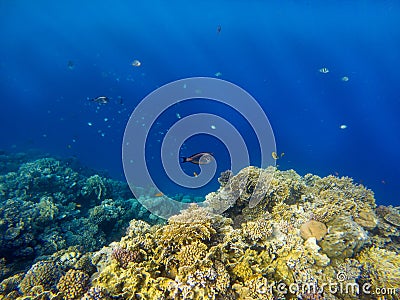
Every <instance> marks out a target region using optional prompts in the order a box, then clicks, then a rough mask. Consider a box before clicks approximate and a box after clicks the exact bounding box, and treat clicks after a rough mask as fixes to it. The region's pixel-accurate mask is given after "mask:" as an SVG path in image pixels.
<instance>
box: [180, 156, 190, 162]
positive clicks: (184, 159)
mask: <svg viewBox="0 0 400 300" xmlns="http://www.w3.org/2000/svg"><path fill="white" fill-rule="evenodd" d="M179 157H180V158H181V159H182V161H181V163H185V162H188V159H187V157H183V156H179Z"/></svg>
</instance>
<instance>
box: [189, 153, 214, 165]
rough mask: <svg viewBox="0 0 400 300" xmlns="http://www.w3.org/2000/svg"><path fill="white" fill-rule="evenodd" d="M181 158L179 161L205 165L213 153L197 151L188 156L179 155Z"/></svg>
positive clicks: (210, 159)
mask: <svg viewBox="0 0 400 300" xmlns="http://www.w3.org/2000/svg"><path fill="white" fill-rule="evenodd" d="M181 158H182V161H181V163H185V162H190V163H192V164H196V165H206V164H209V163H210V162H211V161H212V160H213V154H212V153H211V152H199V153H196V154H193V155H192V156H189V157H182V156H181Z"/></svg>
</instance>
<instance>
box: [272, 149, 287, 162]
mask: <svg viewBox="0 0 400 300" xmlns="http://www.w3.org/2000/svg"><path fill="white" fill-rule="evenodd" d="M284 155H285V152H282V153H281V155H280V156H279V155H278V154H277V153H276V152H275V151H274V152H272V153H271V156H272V158H273V159H275V160H277V159H279V157H283V156H284Z"/></svg>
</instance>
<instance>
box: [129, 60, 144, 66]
mask: <svg viewBox="0 0 400 300" xmlns="http://www.w3.org/2000/svg"><path fill="white" fill-rule="evenodd" d="M131 65H132V66H133V67H140V66H141V65H142V63H141V62H140V61H138V60H137V59H135V60H134V61H133V62H132V64H131Z"/></svg>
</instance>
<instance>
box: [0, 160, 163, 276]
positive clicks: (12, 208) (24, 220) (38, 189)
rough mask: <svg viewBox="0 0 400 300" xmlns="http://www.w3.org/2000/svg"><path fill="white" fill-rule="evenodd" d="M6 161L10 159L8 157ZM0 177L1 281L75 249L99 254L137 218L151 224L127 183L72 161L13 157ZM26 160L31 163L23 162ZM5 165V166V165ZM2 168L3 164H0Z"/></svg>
mask: <svg viewBox="0 0 400 300" xmlns="http://www.w3.org/2000/svg"><path fill="white" fill-rule="evenodd" d="M3 156H4V155H3ZM7 158H8V159H9V160H10V161H11V162H12V161H14V160H16V161H18V162H19V163H20V165H19V166H18V165H17V164H11V165H6V163H5V161H4V162H3V163H4V164H5V166H4V167H3V168H2V169H1V170H2V171H3V173H2V174H1V175H0V230H1V232H3V233H4V234H1V235H0V260H1V261H2V262H5V263H6V264H5V265H4V268H1V270H0V280H2V279H3V278H5V277H6V275H7V274H10V273H12V272H5V271H6V270H7V269H8V270H10V269H12V270H13V272H15V271H16V270H15V269H17V270H23V269H24V268H25V267H26V266H27V265H30V264H31V263H32V261H34V260H35V259H37V258H39V257H40V258H41V259H42V260H43V259H46V257H47V258H48V257H49V256H51V255H52V254H53V253H55V252H57V251H59V250H62V249H67V248H68V247H71V246H80V247H81V249H85V251H94V250H98V249H100V248H101V247H102V246H104V245H106V244H108V243H110V242H112V241H114V240H118V239H119V238H120V237H121V236H122V235H123V232H124V230H125V228H126V227H127V226H128V224H129V221H130V220H131V219H133V218H141V219H144V220H147V221H148V222H150V223H151V222H154V223H157V222H159V220H157V218H154V216H152V218H151V219H150V218H149V216H150V213H149V212H148V211H147V210H146V209H144V208H143V207H142V206H141V205H140V204H139V202H138V201H137V200H136V199H133V198H132V194H131V193H130V191H129V188H128V186H127V185H126V184H123V183H121V182H118V181H114V180H111V179H107V178H106V177H102V176H100V175H98V174H94V175H93V174H91V175H89V174H86V173H91V172H89V171H87V170H86V171H85V170H84V169H82V168H79V172H77V171H75V170H73V169H72V168H71V167H72V166H75V165H76V164H74V163H72V162H71V161H69V160H64V161H61V160H57V159H54V158H48V157H47V158H39V159H34V160H29V159H28V158H27V157H26V156H23V155H14V156H13V155H11V154H10V155H9V156H7ZM23 158H25V159H26V160H25V161H23ZM0 163H1V162H0ZM0 166H1V164H0Z"/></svg>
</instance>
